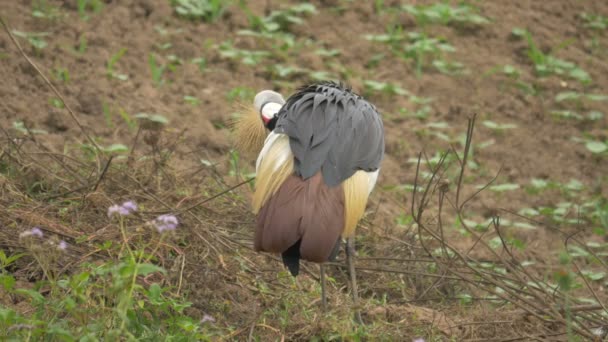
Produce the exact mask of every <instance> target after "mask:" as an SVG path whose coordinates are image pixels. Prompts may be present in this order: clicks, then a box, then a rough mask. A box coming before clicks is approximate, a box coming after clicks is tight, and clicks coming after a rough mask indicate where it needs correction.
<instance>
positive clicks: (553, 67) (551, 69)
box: [512, 28, 592, 85]
mask: <svg viewBox="0 0 608 342" xmlns="http://www.w3.org/2000/svg"><path fill="white" fill-rule="evenodd" d="M512 33H513V35H514V36H516V37H523V38H524V39H525V40H526V42H527V43H528V58H529V59H530V61H531V62H532V63H533V64H534V71H535V72H536V74H537V75H538V76H541V77H543V76H549V75H558V76H566V77H568V78H571V79H574V80H576V81H578V82H580V83H581V84H583V85H588V84H591V82H592V79H591V76H589V74H588V73H587V72H586V71H585V70H583V69H582V68H580V67H579V66H578V65H576V64H575V63H573V62H569V61H565V60H563V59H560V58H557V57H554V56H553V55H552V54H550V53H548V54H545V53H544V52H542V51H541V50H540V48H539V47H538V46H537V45H536V42H535V41H534V39H533V38H532V35H531V34H530V32H528V31H527V30H523V29H519V28H516V29H513V31H512Z"/></svg>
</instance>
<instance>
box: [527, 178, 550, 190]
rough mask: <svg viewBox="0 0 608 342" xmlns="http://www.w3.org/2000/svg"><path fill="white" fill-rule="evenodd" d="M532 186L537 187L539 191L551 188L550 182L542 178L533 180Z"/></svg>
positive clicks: (531, 180)
mask: <svg viewBox="0 0 608 342" xmlns="http://www.w3.org/2000/svg"><path fill="white" fill-rule="evenodd" d="M530 185H532V186H533V187H535V188H537V189H543V188H546V187H547V186H549V182H547V181H546V180H544V179H540V178H532V179H530Z"/></svg>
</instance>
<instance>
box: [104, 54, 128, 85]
mask: <svg viewBox="0 0 608 342" xmlns="http://www.w3.org/2000/svg"><path fill="white" fill-rule="evenodd" d="M126 52H127V48H122V49H120V50H119V51H118V52H117V53H115V54H113V55H112V56H111V57H110V60H109V61H108V63H107V66H106V75H108V76H109V77H112V78H116V79H119V80H121V81H126V80H128V79H129V75H126V74H120V73H117V72H116V71H115V69H114V67H115V65H116V63H118V61H119V60H120V58H122V56H124V54H125V53H126Z"/></svg>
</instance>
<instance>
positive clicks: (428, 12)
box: [401, 2, 490, 26]
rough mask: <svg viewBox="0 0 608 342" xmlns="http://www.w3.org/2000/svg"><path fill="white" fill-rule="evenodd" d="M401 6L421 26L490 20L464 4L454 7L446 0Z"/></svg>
mask: <svg viewBox="0 0 608 342" xmlns="http://www.w3.org/2000/svg"><path fill="white" fill-rule="evenodd" d="M401 8H402V9H403V10H404V11H406V12H407V13H409V14H411V15H412V16H414V18H415V19H416V23H417V24H419V25H423V26H424V25H427V24H441V25H449V24H458V25H464V24H471V25H483V24H487V23H489V22H490V21H489V20H488V19H487V18H485V17H483V16H481V15H479V14H477V10H476V9H474V8H473V7H472V6H470V5H466V4H459V5H458V6H456V7H454V6H450V5H449V4H448V3H447V2H438V3H434V4H431V5H403V6H401Z"/></svg>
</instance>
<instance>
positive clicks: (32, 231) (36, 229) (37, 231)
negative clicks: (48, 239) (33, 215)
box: [30, 227, 44, 238]
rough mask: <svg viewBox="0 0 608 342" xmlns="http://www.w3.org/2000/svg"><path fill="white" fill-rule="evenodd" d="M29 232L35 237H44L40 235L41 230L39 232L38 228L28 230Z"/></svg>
mask: <svg viewBox="0 0 608 342" xmlns="http://www.w3.org/2000/svg"><path fill="white" fill-rule="evenodd" d="M30 232H31V233H32V235H34V236H37V237H39V238H41V237H43V236H44V234H43V233H42V230H40V228H38V227H34V228H32V230H30Z"/></svg>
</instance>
